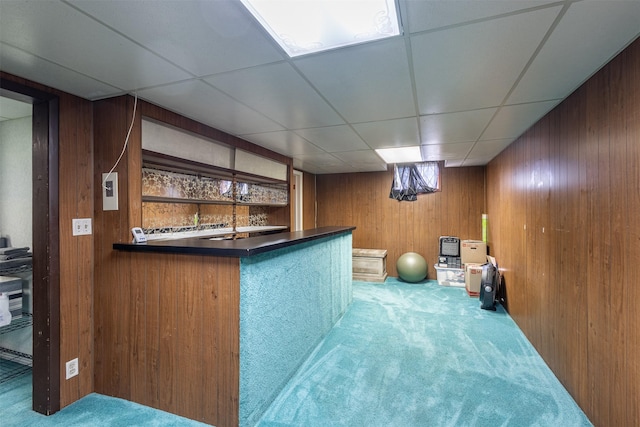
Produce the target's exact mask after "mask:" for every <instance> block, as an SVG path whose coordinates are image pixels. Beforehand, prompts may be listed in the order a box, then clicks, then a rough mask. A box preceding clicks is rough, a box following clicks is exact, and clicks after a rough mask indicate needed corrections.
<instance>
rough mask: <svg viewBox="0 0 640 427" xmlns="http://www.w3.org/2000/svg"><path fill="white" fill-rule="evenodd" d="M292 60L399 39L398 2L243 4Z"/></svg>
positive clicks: (252, 0) (270, 0)
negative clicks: (361, 44)
mask: <svg viewBox="0 0 640 427" xmlns="http://www.w3.org/2000/svg"><path fill="white" fill-rule="evenodd" d="M241 1H242V3H243V4H244V6H245V7H246V8H247V9H248V10H249V12H251V14H252V15H253V16H254V17H255V18H256V19H257V20H258V22H259V23H260V24H261V25H262V26H263V27H264V28H265V29H266V30H267V31H268V32H269V34H271V37H273V38H274V39H275V40H276V41H277V42H278V44H279V45H280V46H282V48H283V49H284V50H285V52H287V54H288V55H289V56H291V57H295V56H300V55H305V54H308V53H313V52H319V51H323V50H329V49H334V48H337V47H343V46H349V45H353V44H358V43H364V42H368V41H373V40H379V39H383V38H387V37H393V36H397V35H400V24H399V18H398V12H397V10H396V2H395V0H241Z"/></svg>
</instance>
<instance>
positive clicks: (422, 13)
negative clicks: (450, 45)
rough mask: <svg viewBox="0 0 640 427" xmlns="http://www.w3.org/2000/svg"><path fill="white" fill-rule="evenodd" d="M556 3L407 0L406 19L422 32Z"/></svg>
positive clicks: (498, 0)
mask: <svg viewBox="0 0 640 427" xmlns="http://www.w3.org/2000/svg"><path fill="white" fill-rule="evenodd" d="M554 2H555V0H546V1H523V0H518V1H505V0H485V1H477V0H472V1H471V0H466V1H450V0H445V1H442V0H441V1H434V0H431V1H425V0H406V3H407V11H408V13H407V15H408V16H407V19H405V20H408V23H409V25H408V26H409V31H410V32H412V33H416V32H419V31H426V30H432V29H434V28H442V27H446V26H449V25H456V24H461V23H464V22H467V21H473V20H478V19H486V18H490V17H492V16H496V15H501V14H505V13H512V12H515V11H518V10H522V9H528V8H534V7H540V6H544V5H547V4H549V3H554Z"/></svg>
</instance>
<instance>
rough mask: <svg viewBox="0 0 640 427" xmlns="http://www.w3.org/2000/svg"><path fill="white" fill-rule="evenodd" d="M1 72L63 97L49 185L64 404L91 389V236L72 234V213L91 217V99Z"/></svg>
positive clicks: (5, 76) (62, 403)
mask: <svg viewBox="0 0 640 427" xmlns="http://www.w3.org/2000/svg"><path fill="white" fill-rule="evenodd" d="M0 74H1V75H2V78H5V79H7V80H11V81H14V82H16V83H19V84H22V85H24V86H28V87H32V88H35V89H38V90H40V91H43V92H48V93H52V94H54V95H56V96H58V98H59V115H60V116H59V124H58V129H59V135H58V183H50V185H52V186H57V187H58V227H59V254H60V261H59V263H60V266H59V271H60V280H59V283H60V304H59V306H60V366H59V372H60V374H59V378H60V384H52V387H59V388H60V402H59V403H60V404H59V406H60V407H64V406H67V405H69V404H70V403H73V402H75V401H76V400H78V399H80V398H81V397H83V396H85V395H87V394H89V393H91V392H92V391H93V320H92V310H93V304H92V303H93V301H92V298H93V297H92V292H93V236H76V237H74V236H72V219H73V218H92V217H93V128H92V105H91V103H90V102H89V101H86V100H83V99H81V98H78V97H75V96H73V95H70V94H67V93H64V92H61V91H58V90H55V89H52V88H49V87H46V86H43V85H41V84H37V83H34V82H31V81H28V80H25V79H22V78H19V77H16V76H12V75H10V74H6V73H0ZM34 172H37V171H34ZM40 220H42V221H47V218H40ZM36 292H38V290H37V289H34V293H36ZM34 298H38V296H37V295H36V296H34ZM76 357H77V358H78V359H79V373H78V376H76V377H73V378H71V379H69V380H65V362H67V361H69V360H71V359H74V358H76ZM53 406H57V405H53Z"/></svg>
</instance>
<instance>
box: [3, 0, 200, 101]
mask: <svg viewBox="0 0 640 427" xmlns="http://www.w3.org/2000/svg"><path fill="white" fill-rule="evenodd" d="M5 16H6V17H7V18H5ZM0 28H1V30H0V32H1V36H2V40H3V41H5V42H6V43H7V44H10V45H12V46H14V47H16V48H19V49H21V50H23V51H26V52H29V53H32V54H33V55H36V56H39V57H40V58H43V59H48V60H51V61H52V62H55V63H57V64H59V65H61V66H63V67H65V68H70V69H72V70H75V71H77V72H78V73H80V74H84V75H87V76H92V77H93V78H95V79H97V80H99V81H101V82H103V83H105V84H109V85H112V86H116V87H120V88H124V89H125V90H134V89H139V88H142V87H146V86H153V85H158V84H163V83H167V82H170V81H175V80H180V79H185V78H188V77H190V75H189V74H187V73H186V72H184V71H182V70H180V69H179V68H178V67H176V66H175V65H173V64H171V63H169V62H167V61H165V60H163V59H161V58H160V57H158V56H157V55H155V54H153V53H151V52H149V51H148V50H146V49H144V48H142V47H141V46H139V45H138V44H136V43H134V42H132V41H131V40H129V39H127V38H125V37H123V36H122V35H120V34H118V33H116V32H114V31H112V30H110V29H109V28H107V27H105V26H104V25H102V24H100V23H98V22H96V21H94V20H93V19H91V18H89V17H87V16H86V15H84V14H82V13H81V12H79V11H77V10H75V9H74V8H72V7H70V6H68V5H66V4H64V3H58V2H51V1H43V2H40V1H36V2H26V1H21V2H3V4H2V14H0Z"/></svg>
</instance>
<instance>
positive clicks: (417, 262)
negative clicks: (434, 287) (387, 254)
mask: <svg viewBox="0 0 640 427" xmlns="http://www.w3.org/2000/svg"><path fill="white" fill-rule="evenodd" d="M396 270H398V276H400V278H401V279H402V280H404V281H405V282H412V283H413V282H419V281H421V280H423V279H424V278H425V277H427V261H425V259H424V258H423V257H422V255H420V254H417V253H415V252H407V253H405V254H403V255H401V256H400V258H398V261H396Z"/></svg>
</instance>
